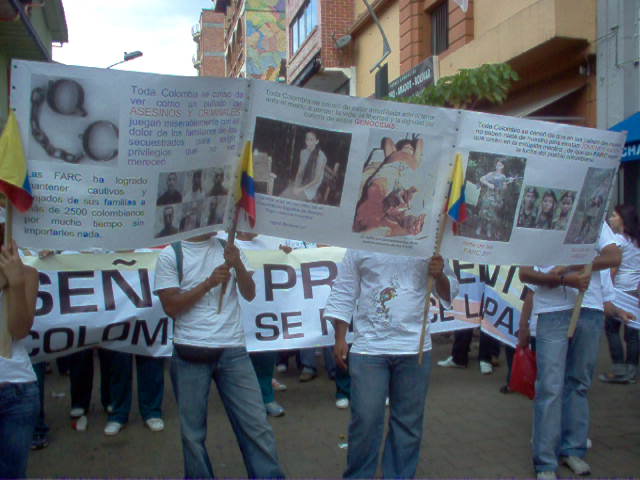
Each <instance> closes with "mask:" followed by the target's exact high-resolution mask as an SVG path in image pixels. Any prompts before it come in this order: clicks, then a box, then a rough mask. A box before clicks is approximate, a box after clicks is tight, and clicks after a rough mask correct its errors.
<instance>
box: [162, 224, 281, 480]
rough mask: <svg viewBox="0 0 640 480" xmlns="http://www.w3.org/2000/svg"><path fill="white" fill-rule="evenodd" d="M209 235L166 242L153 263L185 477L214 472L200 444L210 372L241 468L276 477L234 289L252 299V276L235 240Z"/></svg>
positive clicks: (252, 474) (275, 463) (272, 443)
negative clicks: (168, 320)
mask: <svg viewBox="0 0 640 480" xmlns="http://www.w3.org/2000/svg"><path fill="white" fill-rule="evenodd" d="M214 235H215V234H204V235H199V236H197V237H193V238H191V239H189V240H188V241H182V242H177V243H175V244H172V245H169V246H168V247H166V248H165V249H164V250H162V252H161V253H160V255H159V257H158V261H157V266H156V277H155V292H156V293H157V294H158V296H159V297H160V301H161V302H162V306H163V308H164V310H165V312H166V313H167V315H169V316H171V317H173V318H174V320H175V329H174V338H173V341H174V352H173V357H172V359H171V380H172V383H173V388H174V392H175V395H176V400H177V403H178V415H179V418H180V428H181V435H182V448H183V455H184V468H185V472H184V473H185V477H188V478H212V477H213V468H212V466H211V462H210V460H209V455H208V453H207V447H206V444H205V441H206V432H207V424H206V422H207V408H208V397H209V389H210V386H211V381H212V380H214V381H215V382H216V385H217V387H218V392H219V393H220V398H221V399H222V402H223V404H224V406H225V410H226V411H227V415H228V416H229V420H230V422H231V425H232V427H233V429H234V432H235V434H236V439H237V441H238V444H239V447H240V450H241V451H242V455H243V458H244V462H245V467H246V469H247V475H248V476H249V477H264V478H274V477H282V476H283V472H282V469H281V468H280V465H279V462H278V456H277V453H276V445H275V438H274V435H273V431H272V430H271V426H270V425H269V423H268V421H267V417H266V413H265V410H264V407H263V403H262V399H261V396H260V387H259V385H258V381H257V380H256V375H255V372H254V370H253V368H252V366H251V362H250V360H249V356H248V354H247V351H246V348H245V339H244V333H243V329H242V324H241V322H240V306H239V303H238V292H239V293H240V295H242V297H244V298H245V299H247V300H248V301H251V300H253V298H254V297H255V284H254V282H253V279H252V278H251V273H250V272H249V271H248V270H247V269H246V267H245V265H246V259H245V257H244V255H243V254H242V253H241V252H240V251H239V250H238V248H237V247H235V246H234V245H229V244H226V247H224V248H223V246H222V242H221V241H220V240H219V239H218V238H216V237H215V236H214ZM225 284H226V285H227V286H226V290H225V292H226V293H225V294H224V297H223V302H222V303H221V304H220V303H219V300H220V295H221V291H222V289H223V285H225Z"/></svg>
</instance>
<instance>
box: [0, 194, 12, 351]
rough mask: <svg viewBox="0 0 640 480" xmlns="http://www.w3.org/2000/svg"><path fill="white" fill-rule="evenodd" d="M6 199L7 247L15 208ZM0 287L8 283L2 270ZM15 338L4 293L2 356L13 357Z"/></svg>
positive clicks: (0, 337) (0, 325) (0, 322)
mask: <svg viewBox="0 0 640 480" xmlns="http://www.w3.org/2000/svg"><path fill="white" fill-rule="evenodd" d="M3 197H4V200H5V212H6V214H5V215H6V219H5V223H4V245H5V247H7V246H8V245H10V244H11V241H12V240H13V235H12V233H13V231H12V228H11V222H12V221H13V210H12V206H11V202H10V201H9V198H8V197H7V196H6V195H3ZM0 274H1V275H0V276H1V277H2V278H1V279H0V288H2V289H4V288H6V287H7V285H8V281H7V278H6V277H5V276H4V273H2V272H0ZM12 342H13V339H12V338H11V333H10V332H9V296H8V295H6V292H5V295H4V298H3V301H2V318H1V319H0V356H2V357H5V358H11V355H12V346H11V344H12Z"/></svg>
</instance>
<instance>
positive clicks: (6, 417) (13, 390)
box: [0, 382, 40, 478]
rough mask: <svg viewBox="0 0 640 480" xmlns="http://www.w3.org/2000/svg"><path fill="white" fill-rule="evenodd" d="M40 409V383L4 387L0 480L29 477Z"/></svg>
mask: <svg viewBox="0 0 640 480" xmlns="http://www.w3.org/2000/svg"><path fill="white" fill-rule="evenodd" d="M39 410H40V394H39V393H38V385H37V383H36V382H29V383H9V384H5V385H2V386H0V441H1V442H2V443H1V444H0V446H1V448H0V478H24V477H26V476H27V458H28V456H29V450H30V449H31V440H32V438H33V431H34V429H35V426H36V422H37V420H38V411H39Z"/></svg>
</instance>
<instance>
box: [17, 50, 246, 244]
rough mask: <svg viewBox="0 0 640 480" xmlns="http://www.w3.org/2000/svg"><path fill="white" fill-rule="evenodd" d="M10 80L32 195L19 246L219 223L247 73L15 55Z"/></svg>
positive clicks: (149, 239) (184, 230)
mask: <svg viewBox="0 0 640 480" xmlns="http://www.w3.org/2000/svg"><path fill="white" fill-rule="evenodd" d="M12 85H13V89H12V92H11V105H12V107H13V108H15V110H16V115H17V117H18V120H19V123H20V127H21V133H22V138H23V141H24V144H25V152H26V155H27V159H28V166H29V174H30V181H31V185H32V190H33V194H34V197H35V202H34V205H33V208H32V209H31V210H30V211H29V212H28V213H27V214H26V215H17V216H16V217H17V218H16V227H17V228H14V235H15V237H16V240H17V242H18V243H19V244H20V245H21V246H25V247H36V248H38V247H40V248H49V249H71V250H84V249H87V248H89V247H101V248H107V249H114V250H116V249H125V248H135V247H141V246H151V245H158V244H163V243H167V242H169V241H172V240H174V239H176V238H180V237H183V238H184V237H186V236H192V235H194V234H197V233H199V232H202V231H207V230H211V229H212V228H215V227H216V226H217V227H220V226H221V225H222V224H223V219H224V211H225V207H226V204H227V199H228V195H227V193H228V190H229V184H230V180H231V176H232V175H233V173H234V169H235V166H236V159H237V150H238V145H239V144H240V143H241V131H242V126H241V122H242V120H243V118H244V110H245V108H246V90H247V85H248V84H247V82H246V81H244V80H231V79H220V78H207V79H205V78H183V77H174V76H168V75H151V74H142V73H135V72H123V71H117V70H104V69H93V68H82V67H68V66H64V65H58V64H51V63H38V62H24V61H16V62H14V63H13V67H12Z"/></svg>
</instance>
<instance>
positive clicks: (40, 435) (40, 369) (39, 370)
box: [33, 362, 49, 440]
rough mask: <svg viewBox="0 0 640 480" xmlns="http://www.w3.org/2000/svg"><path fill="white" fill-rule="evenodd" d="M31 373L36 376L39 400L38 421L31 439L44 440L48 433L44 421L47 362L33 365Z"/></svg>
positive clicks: (47, 427)
mask: <svg viewBox="0 0 640 480" xmlns="http://www.w3.org/2000/svg"><path fill="white" fill-rule="evenodd" d="M33 371H34V372H35V374H36V379H37V381H38V400H39V406H40V409H39V412H38V420H37V422H36V427H35V430H34V431H33V439H34V440H41V439H46V438H47V434H48V433H49V426H48V425H47V424H46V423H45V421H44V377H45V375H46V373H47V362H39V363H34V364H33Z"/></svg>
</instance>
